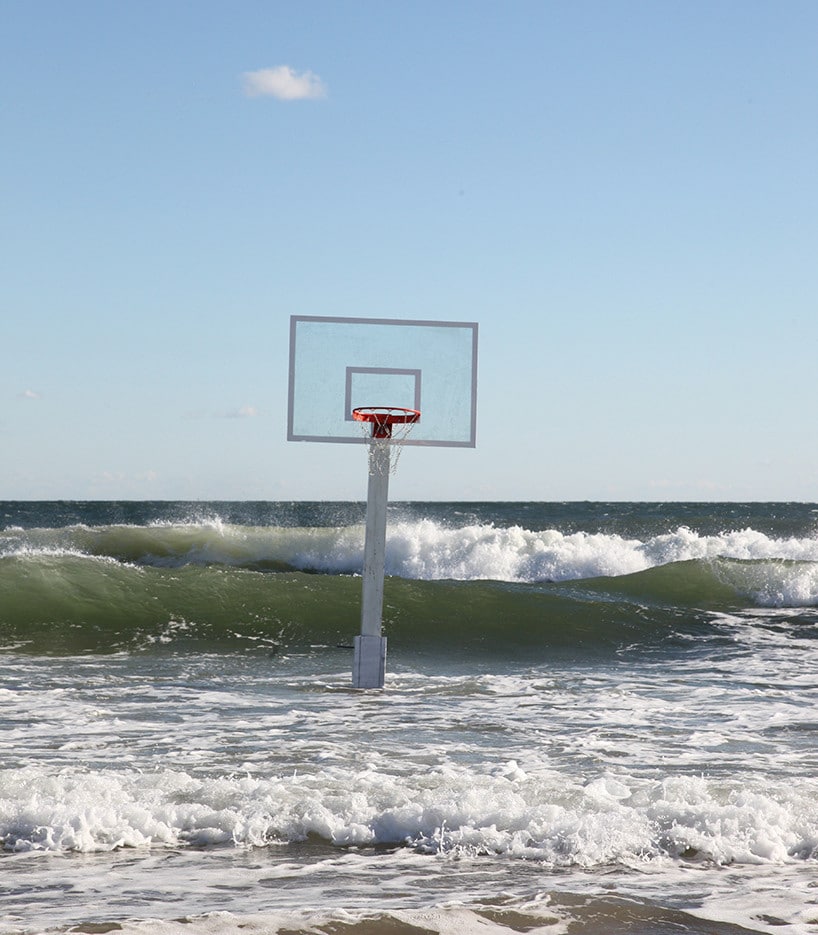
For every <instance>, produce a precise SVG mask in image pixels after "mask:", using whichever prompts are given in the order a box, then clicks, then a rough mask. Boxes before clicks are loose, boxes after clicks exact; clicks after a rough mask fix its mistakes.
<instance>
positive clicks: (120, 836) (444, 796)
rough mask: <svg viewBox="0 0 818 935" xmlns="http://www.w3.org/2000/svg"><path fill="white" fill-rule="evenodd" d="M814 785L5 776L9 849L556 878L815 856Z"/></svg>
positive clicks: (0, 833) (355, 775)
mask: <svg viewBox="0 0 818 935" xmlns="http://www.w3.org/2000/svg"><path fill="white" fill-rule="evenodd" d="M815 793H816V788H815V787H814V784H812V783H805V784H804V785H803V786H802V787H801V788H799V789H798V790H793V789H790V788H783V787H772V788H770V787H766V786H765V787H763V788H761V787H756V786H755V785H752V784H744V785H739V784H736V783H729V784H719V783H716V782H714V781H708V780H705V779H702V778H698V777H690V776H678V777H670V778H667V779H665V780H662V781H651V782H645V781H644V780H637V779H632V778H631V779H629V778H627V777H622V776H617V777H614V776H610V775H608V776H601V777H599V778H597V779H595V780H593V781H591V782H588V783H587V784H585V785H584V786H583V785H581V784H577V783H568V784H566V782H565V778H564V777H560V776H559V775H556V774H551V773H542V772H540V773H537V774H533V775H529V774H527V773H526V772H525V771H523V770H521V769H520V768H519V766H518V765H517V764H516V763H509V764H507V765H506V767H504V768H503V769H502V770H494V771H489V772H475V771H474V770H466V769H463V768H459V767H455V766H447V767H443V768H438V769H435V770H432V771H429V772H425V771H422V772H417V773H413V774H411V775H408V776H407V775H403V776H396V775H393V774H389V773H386V772H381V771H379V770H376V769H362V770H354V769H349V768H329V769H326V770H322V771H319V772H316V773H313V774H305V775H298V774H295V775H291V776H277V777H269V778H259V777H252V776H243V777H239V776H222V777H214V778H209V779H207V778H198V777H195V776H193V775H190V774H188V773H186V772H184V771H179V770H162V771H157V772H154V773H142V772H137V771H133V772H131V771H114V770H110V771H106V772H103V773H101V772H97V773H88V772H83V771H78V770H62V771H60V772H59V773H52V772H49V771H48V770H46V769H45V768H43V767H39V766H37V767H33V766H32V767H27V768H23V769H20V770H6V771H3V772H2V773H0V840H2V841H3V845H4V847H5V849H6V850H9V851H15V852H22V851H42V852H65V851H79V852H83V853H88V852H94V851H111V850H114V849H117V848H122V847H142V846H146V845H152V846H174V847H178V846H179V845H183V844H195V845H211V844H230V845H238V846H255V847H260V846H266V845H270V844H276V843H287V842H294V841H302V840H305V839H306V838H307V837H308V836H317V837H319V838H321V839H323V840H325V841H327V842H329V843H331V844H334V845H342V846H353V845H354V846H361V845H374V844H408V845H411V846H413V847H416V848H418V849H420V850H421V851H422V852H434V853H446V854H465V855H468V854H503V855H507V856H511V857H520V858H527V859H534V860H539V861H543V862H545V863H546V864H548V865H551V866H579V867H588V868H590V867H598V866H600V865H604V864H607V863H610V862H619V863H624V864H627V865H639V864H642V863H644V862H646V861H647V862H651V861H657V860H658V861H661V860H667V859H668V858H679V857H685V856H689V855H694V856H695V857H696V858H697V859H707V860H711V861H714V862H716V863H719V864H727V863H750V864H754V863H763V862H776V863H781V862H787V861H793V860H804V859H808V858H811V857H813V856H815V854H816V853H818V830H816V806H815Z"/></svg>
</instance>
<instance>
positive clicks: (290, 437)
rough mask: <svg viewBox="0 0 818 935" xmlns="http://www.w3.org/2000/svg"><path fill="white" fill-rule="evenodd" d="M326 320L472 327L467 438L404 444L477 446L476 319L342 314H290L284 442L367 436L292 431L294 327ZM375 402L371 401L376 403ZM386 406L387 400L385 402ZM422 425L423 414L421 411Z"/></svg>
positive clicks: (349, 440) (355, 440)
mask: <svg viewBox="0 0 818 935" xmlns="http://www.w3.org/2000/svg"><path fill="white" fill-rule="evenodd" d="M309 321H314V322H325V323H326V324H332V323H335V324H356V325H396V326H419V327H424V328H428V327H433V328H470V329H471V333H472V334H471V365H472V369H471V372H472V381H471V424H470V426H469V438H468V439H467V440H464V441H439V440H435V439H415V438H411V439H406V440H405V441H404V442H403V444H404V445H412V446H414V447H418V448H476V447H477V337H478V330H479V324H478V322H476V321H435V320H431V319H418V318H349V317H346V316H343V315H291V316H290V356H289V373H288V377H287V382H288V392H287V441H290V442H327V443H330V444H336V445H337V444H341V445H364V444H367V442H368V439H366V438H365V437H363V436H350V437H346V436H336V435H328V436H323V435H296V434H294V432H293V420H294V416H295V413H294V408H295V367H294V364H295V340H296V329H297V327H298V323H299V322H309ZM377 402H378V401H373V402H372V405H376V404H377ZM384 405H386V403H384ZM420 418H421V424H422V420H423V413H422V411H421V417H420Z"/></svg>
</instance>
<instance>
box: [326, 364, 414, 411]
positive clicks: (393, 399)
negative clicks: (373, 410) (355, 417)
mask: <svg viewBox="0 0 818 935" xmlns="http://www.w3.org/2000/svg"><path fill="white" fill-rule="evenodd" d="M346 390H347V391H346V395H345V397H344V418H346V419H348V420H351V419H352V410H353V409H357V408H358V407H359V406H378V405H385V406H401V407H403V408H404V409H418V410H420V409H421V393H420V370H400V369H398V368H396V367H347V381H346ZM365 399H388V400H389V402H388V403H383V404H381V403H371V402H370V403H367V402H364V400H365Z"/></svg>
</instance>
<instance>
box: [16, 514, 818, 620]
mask: <svg viewBox="0 0 818 935" xmlns="http://www.w3.org/2000/svg"><path fill="white" fill-rule="evenodd" d="M363 543H364V529H363V527H362V526H360V525H352V526H342V527H315V528H312V527H309V528H308V527H296V528H289V527H244V526H233V525H229V524H224V523H220V522H219V523H216V522H210V523H206V524H205V523H203V524H195V525H183V526H173V525H154V526H148V527H130V526H128V527H124V526H116V527H100V528H97V529H93V528H89V527H85V526H74V527H65V528H63V529H58V530H44V529H34V530H17V529H13V530H6V531H5V532H4V534H3V536H2V537H0V558H3V557H6V558H10V557H22V558H28V559H36V558H38V557H46V558H52V559H53V558H61V557H65V558H76V557H84V556H85V557H89V558H94V559H96V560H99V561H102V560H109V561H120V562H122V561H125V562H127V563H129V564H131V565H132V567H135V568H138V567H139V566H140V565H143V564H147V565H153V566H158V567H170V568H173V567H179V566H183V565H227V566H236V567H257V566H261V567H265V566H266V565H273V566H281V567H290V568H295V569H299V570H304V571H317V572H322V573H327V574H340V575H353V574H359V573H360V571H361V567H362V563H363ZM691 560H698V561H704V562H708V563H710V564H711V565H712V567H713V569H714V573H715V574H716V575H717V576H718V577H719V578H720V579H721V580H722V581H723V582H724V583H725V584H728V585H729V586H730V587H731V588H733V589H734V590H735V591H737V593H738V594H740V595H742V596H744V597H746V598H748V599H749V600H750V601H751V602H753V603H755V604H757V605H759V606H762V607H801V606H813V605H815V604H816V603H818V539H816V538H811V537H807V538H786V539H777V538H774V537H771V536H768V535H765V534H764V533H761V532H758V531H756V530H753V529H745V530H743V531H735V532H727V533H722V534H719V535H709V536H706V535H701V534H699V533H697V532H695V531H693V530H690V529H688V528H686V527H680V528H678V529H677V530H676V531H675V532H671V533H666V534H663V535H658V536H654V537H651V538H648V539H647V540H644V541H643V540H640V539H635V538H625V537H622V536H619V535H612V534H606V533H589V532H574V533H563V532H559V531H557V530H554V529H547V530H542V531H532V530H528V529H524V528H522V527H520V526H512V527H496V526H493V525H490V524H474V525H467V526H462V527H450V526H447V525H444V524H441V523H439V522H435V521H432V520H419V521H399V522H394V523H392V524H390V526H389V527H388V534H387V545H386V572H387V574H389V575H394V576H397V577H401V578H406V579H418V580H442V579H451V580H497V581H508V582H519V583H536V582H543V581H555V582H559V581H572V580H579V579H583V578H594V577H600V576H611V577H617V576H621V575H627V574H632V573H636V572H640V571H645V570H647V569H649V568H654V567H658V566H662V565H667V564H670V563H674V562H684V561H691ZM725 560H727V561H728V564H725ZM730 560H733V564H729V561H730Z"/></svg>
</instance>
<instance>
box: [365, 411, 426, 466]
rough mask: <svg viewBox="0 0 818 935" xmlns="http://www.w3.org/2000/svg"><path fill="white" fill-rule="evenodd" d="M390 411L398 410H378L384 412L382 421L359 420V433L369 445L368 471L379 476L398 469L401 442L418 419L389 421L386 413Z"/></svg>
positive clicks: (401, 450)
mask: <svg viewBox="0 0 818 935" xmlns="http://www.w3.org/2000/svg"><path fill="white" fill-rule="evenodd" d="M392 411H395V412H397V411H399V410H390V409H389V408H388V407H384V408H383V409H382V410H379V412H383V413H384V420H383V421H382V422H381V421H380V420H378V421H365V422H359V425H360V427H361V433H362V434H363V436H364V438H365V439H366V441H367V443H368V445H369V473H370V474H376V475H378V476H380V477H382V476H383V475H384V474H394V473H395V471H396V470H397V469H398V461H399V460H400V456H401V454H402V453H403V443H404V442H405V441H406V439H407V438H408V437H409V435H410V434H411V432H412V429H413V428H414V427H415V424H416V423H417V421H418V420H417V419H415V420H413V421H407V422H389V421H388V413H390V412H392ZM400 411H405V410H400ZM387 430H388V431H387Z"/></svg>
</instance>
